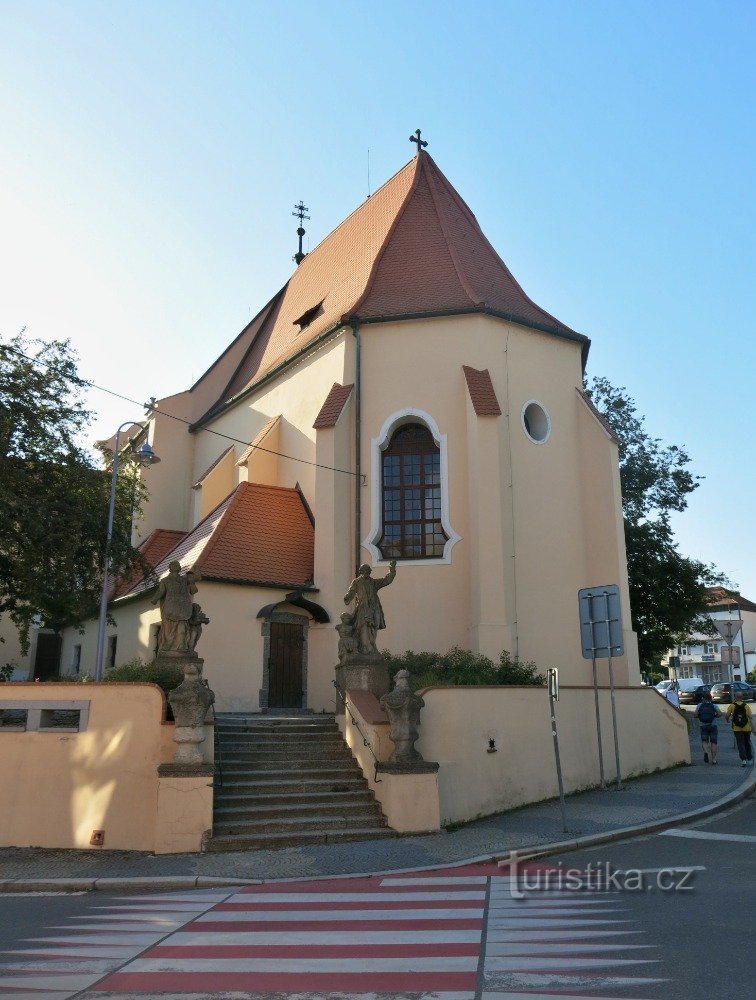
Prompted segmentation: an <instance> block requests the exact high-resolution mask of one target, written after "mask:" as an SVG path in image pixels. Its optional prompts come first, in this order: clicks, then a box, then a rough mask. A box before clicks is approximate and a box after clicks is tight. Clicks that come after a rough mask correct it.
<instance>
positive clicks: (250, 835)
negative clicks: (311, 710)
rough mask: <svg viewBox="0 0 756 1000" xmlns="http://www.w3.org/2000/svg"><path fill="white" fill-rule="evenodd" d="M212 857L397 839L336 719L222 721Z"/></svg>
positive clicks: (222, 718) (246, 717)
mask: <svg viewBox="0 0 756 1000" xmlns="http://www.w3.org/2000/svg"><path fill="white" fill-rule="evenodd" d="M216 743H217V749H218V751H219V757H220V760H219V761H218V760H216V764H218V763H220V769H221V778H220V781H219V780H218V779H216V787H215V793H214V795H215V799H214V809H213V835H212V837H211V839H210V840H209V842H208V844H207V850H208V851H247V850H262V849H266V848H279V847H296V846H301V845H303V844H325V843H329V844H330V843H335V842H337V841H346V840H374V839H376V838H378V837H393V836H395V833H394V831H393V830H389V829H388V827H387V826H386V820H385V818H384V816H383V814H382V813H381V810H380V806H379V805H378V803H377V802H376V801H375V799H374V797H373V793H372V792H371V791H370V789H369V787H368V784H367V781H366V780H365V778H364V777H363V774H362V771H361V770H360V768H359V766H358V764H357V762H356V761H355V759H354V757H353V756H352V754H351V751H350V750H349V747H348V746H347V745H346V743H345V742H344V738H343V737H342V735H341V733H340V732H339V729H338V727H337V725H336V721H335V719H334V717H333V716H332V715H295V716H275V715H236V714H233V715H232V714H219V715H218V716H217V718H216Z"/></svg>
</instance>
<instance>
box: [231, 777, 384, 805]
mask: <svg viewBox="0 0 756 1000" xmlns="http://www.w3.org/2000/svg"><path fill="white" fill-rule="evenodd" d="M215 802H216V805H217V807H218V808H224V809H225V808H229V809H237V808H238V809H247V808H250V809H252V808H261V809H264V808H268V807H271V808H282V807H285V806H287V805H294V804H296V805H301V806H302V807H303V808H307V809H319V808H320V807H321V806H322V805H323V804H325V805H334V806H336V805H339V804H342V803H343V804H345V805H349V804H350V803H354V804H355V805H358V804H360V803H362V802H369V803H371V804H373V805H374V804H375V799H374V798H373V793H372V792H371V791H370V790H369V789H368V788H367V786H366V785H365V784H364V782H360V783H359V784H358V783H355V787H354V788H350V789H343V790H340V791H332V790H331V789H322V790H320V791H313V790H312V789H310V788H308V789H307V790H306V791H302V792H299V793H298V794H297V796H296V797H295V798H293V797H292V795H291V793H290V792H288V791H280V790H278V789H277V788H273V789H271V790H270V791H261V792H260V791H244V790H239V788H238V786H236V787H233V788H231V787H226V786H225V785H224V786H223V787H220V788H219V787H217V786H216V796H215Z"/></svg>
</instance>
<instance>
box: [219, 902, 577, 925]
mask: <svg viewBox="0 0 756 1000" xmlns="http://www.w3.org/2000/svg"><path fill="white" fill-rule="evenodd" d="M581 912H582V911H581ZM482 914H483V907H482V905H481V907H480V909H478V908H474V909H473V908H471V909H468V910H441V909H438V910H415V909H411V908H410V907H408V906H406V907H405V906H402V907H399V908H396V909H393V910H314V909H313V910H251V911H250V910H221V911H217V910H214V911H213V912H212V913H207V914H206V915H205V916H204V917H202V922H203V923H204V922H205V921H207V923H226V922H227V921H231V922H232V923H235V922H237V921H238V922H239V923H262V922H265V923H269V922H270V921H280V922H281V923H296V922H297V921H301V920H312V921H322V922H328V923H330V922H332V921H334V920H349V921H354V920H385V921H397V920H480V919H481V917H482Z"/></svg>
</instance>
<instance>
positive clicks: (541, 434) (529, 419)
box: [521, 399, 551, 444]
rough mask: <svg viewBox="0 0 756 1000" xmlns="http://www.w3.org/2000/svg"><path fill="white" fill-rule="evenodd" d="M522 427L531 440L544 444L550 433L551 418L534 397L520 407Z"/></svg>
mask: <svg viewBox="0 0 756 1000" xmlns="http://www.w3.org/2000/svg"><path fill="white" fill-rule="evenodd" d="M521 416H522V427H523V430H524V431H525V433H526V434H527V435H528V437H529V438H530V440H531V441H534V442H535V443H536V444H544V443H545V442H546V441H548V439H549V434H551V419H550V418H549V415H548V413H547V412H546V410H544V408H543V407H542V406H541V404H540V403H537V402H536V401H535V400H534V399H530V400H528V402H527V403H525V405H524V406H523V408H522V414H521Z"/></svg>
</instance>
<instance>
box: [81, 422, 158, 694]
mask: <svg viewBox="0 0 756 1000" xmlns="http://www.w3.org/2000/svg"><path fill="white" fill-rule="evenodd" d="M124 427H141V428H142V430H143V431H145V430H147V425H146V424H140V423H135V422H134V421H133V420H127V421H126V422H125V423H123V424H121V426H120V427H119V428H118V430H117V431H116V437H115V446H114V448H113V472H112V473H111V476H110V506H109V507H108V533H107V537H106V539H105V563H104V565H103V569H102V593H101V594H100V617H99V619H98V622H97V654H96V656H95V674H94V679H95V680H96V681H101V680H102V660H103V654H104V652H105V624H106V620H107V615H108V576H109V574H110V539H111V538H112V535H113V514H114V512H115V495H116V480H117V478H118V459H119V457H120V456H119V446H120V439H121V431H122V430H123V428H124ZM129 457H130V458H131V460H132V461H134V462H136V463H137V464H138V465H141V466H142V468H143V469H146V468H147V466H148V465H156V464H157V463H158V462H159V461H160V459H159V458H158V457H157V455H156V454H155V452H154V451H153V450H152V448H151V447H150V445H149V444H148V443H147V442H146V441H145V442H144V444H143V445H142V446H141V448H139V449H135V448H134V446H133V445H132V446H131V455H130V456H129Z"/></svg>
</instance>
